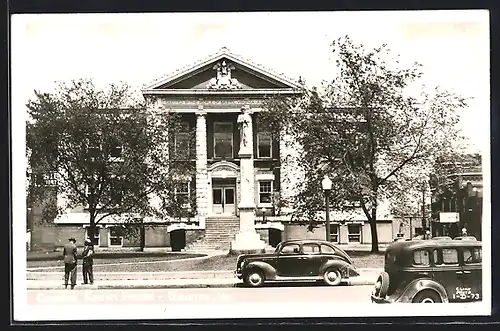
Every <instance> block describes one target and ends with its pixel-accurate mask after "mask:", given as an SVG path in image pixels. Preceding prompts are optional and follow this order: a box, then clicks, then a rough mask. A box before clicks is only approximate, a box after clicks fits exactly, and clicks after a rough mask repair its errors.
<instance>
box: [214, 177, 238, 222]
mask: <svg viewBox="0 0 500 331" xmlns="http://www.w3.org/2000/svg"><path fill="white" fill-rule="evenodd" d="M212 213H213V214H216V215H228V216H234V215H236V179H235V178H231V179H222V178H214V179H212Z"/></svg>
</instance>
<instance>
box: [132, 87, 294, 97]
mask: <svg viewBox="0 0 500 331" xmlns="http://www.w3.org/2000/svg"><path fill="white" fill-rule="evenodd" d="M141 92H142V94H143V95H169V96H176V95H178V96H186V95H193V96H200V95H205V96H220V95H232V96H237V95H238V96H245V95H270V94H272V95H298V94H300V93H301V92H300V91H299V90H296V89H291V88H290V89H251V90H250V89H249V90H209V89H186V90H181V89H176V90H154V89H145V90H142V91H141Z"/></svg>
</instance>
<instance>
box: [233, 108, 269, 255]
mask: <svg viewBox="0 0 500 331" xmlns="http://www.w3.org/2000/svg"><path fill="white" fill-rule="evenodd" d="M237 122H238V125H239V128H240V150H239V153H238V155H239V157H240V190H241V199H240V203H239V205H238V209H239V212H240V230H239V232H238V233H237V234H236V236H235V239H234V240H233V241H232V242H231V252H235V253H254V252H262V251H263V250H264V249H265V247H266V243H265V242H264V241H262V240H261V239H260V235H259V234H258V233H257V232H256V231H255V202H254V182H255V176H254V165H253V161H254V160H253V135H252V117H251V115H250V107H248V106H245V107H244V108H243V109H242V112H241V114H240V115H238V120H237Z"/></svg>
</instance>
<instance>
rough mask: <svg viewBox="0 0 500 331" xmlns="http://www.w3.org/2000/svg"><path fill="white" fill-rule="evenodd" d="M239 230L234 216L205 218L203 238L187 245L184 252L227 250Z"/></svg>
mask: <svg viewBox="0 0 500 331" xmlns="http://www.w3.org/2000/svg"><path fill="white" fill-rule="evenodd" d="M239 230H240V219H239V218H238V217H236V216H213V217H207V218H206V219H205V234H204V235H203V237H201V238H200V239H198V240H196V241H195V242H193V243H191V244H189V245H187V246H186V248H185V249H184V251H186V252H190V251H211V250H229V249H230V248H231V241H233V240H234V236H235V235H236V234H237V233H238V231H239Z"/></svg>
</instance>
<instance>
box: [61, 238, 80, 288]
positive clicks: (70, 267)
mask: <svg viewBox="0 0 500 331" xmlns="http://www.w3.org/2000/svg"><path fill="white" fill-rule="evenodd" d="M68 240H69V242H68V243H67V244H66V245H64V248H63V260H64V287H65V288H68V281H69V280H70V278H71V289H74V288H75V285H76V265H77V264H76V263H77V261H78V257H77V249H76V239H75V238H73V237H71V238H69V239H68Z"/></svg>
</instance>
